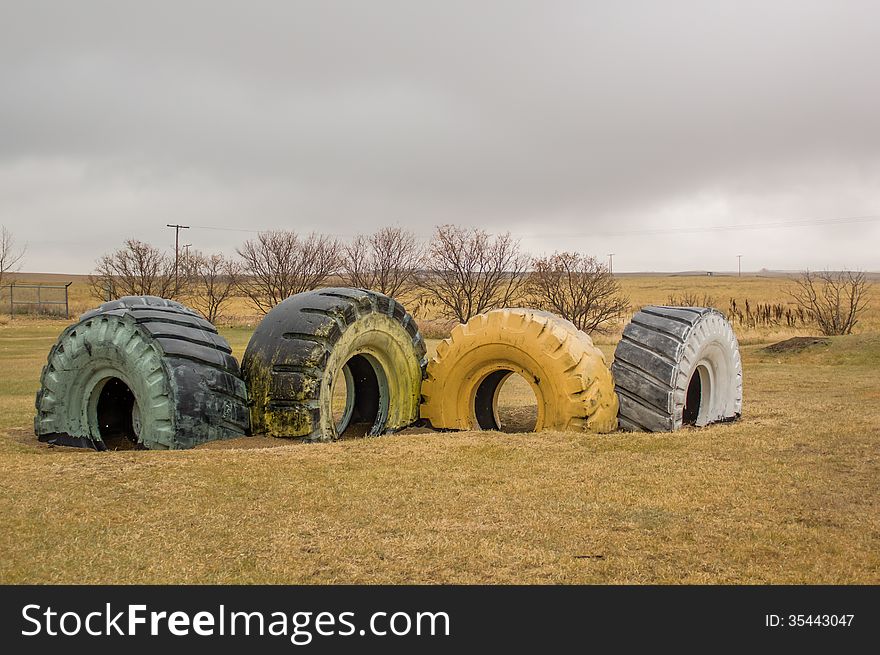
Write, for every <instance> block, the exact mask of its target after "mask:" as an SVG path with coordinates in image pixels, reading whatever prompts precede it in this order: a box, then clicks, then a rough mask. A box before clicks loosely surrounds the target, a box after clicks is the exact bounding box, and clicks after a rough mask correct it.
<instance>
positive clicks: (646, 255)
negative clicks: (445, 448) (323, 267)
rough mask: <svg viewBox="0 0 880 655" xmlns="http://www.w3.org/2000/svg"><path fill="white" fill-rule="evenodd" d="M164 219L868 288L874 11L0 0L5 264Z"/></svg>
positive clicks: (872, 6) (878, 88)
mask: <svg viewBox="0 0 880 655" xmlns="http://www.w3.org/2000/svg"><path fill="white" fill-rule="evenodd" d="M840 219H846V220H840ZM166 223H183V224H186V225H191V226H193V227H192V229H190V230H188V231H185V232H183V233H182V239H183V240H184V241H185V242H186V243H192V244H193V245H194V247H196V248H199V249H202V250H206V251H213V250H220V251H224V252H227V253H232V252H234V248H235V246H236V245H237V244H239V243H240V242H241V241H243V240H244V239H246V238H249V237H251V236H253V233H251V232H246V231H244V230H260V229H270V228H286V229H295V230H300V231H309V230H321V231H324V232H329V233H333V234H338V235H340V236H342V237H345V236H349V235H352V234H354V233H357V232H360V231H370V230H372V229H374V228H376V227H379V226H382V225H387V224H398V225H402V226H405V227H408V228H411V229H412V230H413V231H415V232H416V233H418V234H420V235H424V236H426V237H427V236H428V235H429V234H430V232H431V229H432V226H434V225H436V224H438V223H461V224H466V225H474V226H480V227H483V228H486V229H488V230H491V231H498V230H510V231H511V232H513V233H514V234H516V235H517V236H520V237H521V239H522V244H523V246H524V247H526V248H527V249H529V250H530V251H533V252H536V253H543V252H551V251H553V250H555V249H570V250H572V249H576V250H580V251H582V252H585V253H588V254H593V255H596V256H599V257H603V258H606V257H607V254H608V253H610V252H613V253H615V257H614V268H615V270H616V271H617V270H619V271H640V270H668V271H674V270H686V269H709V270H733V269H735V268H736V255H737V254H739V253H742V254H743V268H744V269H745V270H757V269H759V268H761V267H766V268H774V269H798V268H804V267H809V268H825V267H834V268H841V267H849V268H862V269H870V270H880V247H878V244H880V3H878V2H847V1H841V0H833V1H832V0H829V1H828V2H808V1H805V0H797V1H791V2H773V1H771V0H764V1H761V2H745V1H742V0H739V1H736V2H726V3H725V2H656V1H653V2H608V1H605V2H586V1H583V2H548V1H541V2H538V1H534V2H512V1H506V2H479V1H477V0H470V1H466V2H456V1H453V0H442V1H438V2H417V1H416V0H406V1H400V2H380V1H377V0H370V1H361V2H355V1H352V2H329V1H327V0H323V1H319V2H290V1H284V2H282V1H280V0H279V1H278V2H255V1H254V0H249V1H247V2H219V1H213V2H181V1H180V0H176V1H174V2H144V1H143V0H138V1H137V2H131V3H129V2H121V1H119V0H113V1H110V2H83V1H79V2H75V3H74V2H51V3H44V2H35V1H32V0H30V1H25V0H21V1H20V2H9V1H6V0H0V224H3V225H5V226H6V227H7V228H8V229H10V230H11V231H12V232H13V233H14V235H15V236H16V238H17V239H18V240H19V241H20V242H26V243H27V255H26V259H25V261H24V270H27V271H51V272H67V273H86V272H89V271H90V270H91V268H92V266H93V263H94V260H95V259H96V258H97V257H98V256H99V255H101V254H102V253H104V252H106V251H108V250H110V249H112V248H115V247H117V246H118V245H120V244H121V243H122V241H123V240H124V239H126V238H128V237H135V238H139V239H142V240H145V241H150V242H152V243H154V244H156V245H159V246H161V247H172V248H173V243H174V238H173V237H174V234H173V230H170V229H168V228H165V227H164V226H165V224H166ZM766 224H771V225H774V226H775V227H769V228H758V227H755V226H759V225H766ZM735 225H741V226H746V227H744V228H743V229H729V228H730V226H735ZM196 226H204V227H196ZM719 226H720V227H721V228H723V229H718V228H719ZM207 227H210V228H214V229H206V228H207ZM216 228H232V229H216ZM233 229H234V230H240V231H233Z"/></svg>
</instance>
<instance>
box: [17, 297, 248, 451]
mask: <svg viewBox="0 0 880 655" xmlns="http://www.w3.org/2000/svg"><path fill="white" fill-rule="evenodd" d="M231 353H232V350H231V348H230V347H229V344H228V343H227V342H226V340H225V339H224V338H223V337H221V336H220V335H219V334H217V330H216V329H215V328H214V326H213V325H211V324H210V323H209V322H208V321H206V320H204V319H203V318H201V317H200V316H199V315H198V314H196V313H195V312H194V311H192V310H191V309H188V308H186V307H184V306H183V305H181V304H179V303H176V302H173V301H170V300H164V299H162V298H156V297H154V296H127V297H124V298H121V299H119V300H114V301H111V302H107V303H104V304H103V305H101V306H100V307H99V308H98V309H95V310H92V311H90V312H87V313H85V314H83V315H82V316H81V317H80V320H79V322H78V323H76V324H75V325H71V326H70V327H68V328H67V329H66V330H64V332H62V333H61V336H60V337H59V338H58V341H57V343H55V345H54V346H52V349H51V350H50V351H49V356H48V362H47V363H46V366H45V367H44V368H43V373H42V375H41V377H40V389H39V391H38V392H37V398H36V408H37V414H36V416H35V418H34V431H35V432H36V434H37V437H38V438H39V439H40V441H47V442H50V443H53V444H58V445H65V446H79V447H90V448H95V449H96V450H107V449H108V448H111V449H116V448H136V447H142V448H148V449H176V448H191V447H193V446H195V445H198V444H200V443H203V442H206V441H212V440H215V439H228V438H232V437H240V436H243V435H245V434H246V433H247V432H248V427H249V420H250V416H249V410H248V406H247V403H248V401H247V391H246V389H245V386H244V382H243V381H242V380H241V378H240V377H239V369H238V362H236V360H235V358H234V357H233V356H232V354H231Z"/></svg>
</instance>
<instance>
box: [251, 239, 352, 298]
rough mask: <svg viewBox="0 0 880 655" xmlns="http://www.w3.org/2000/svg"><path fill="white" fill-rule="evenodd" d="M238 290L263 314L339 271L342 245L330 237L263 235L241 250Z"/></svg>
mask: <svg viewBox="0 0 880 655" xmlns="http://www.w3.org/2000/svg"><path fill="white" fill-rule="evenodd" d="M238 254H239V255H240V256H241V258H242V260H243V266H242V271H241V277H240V279H239V288H240V290H241V292H242V293H243V294H244V295H246V296H247V297H248V299H250V301H251V303H253V305H254V307H256V308H257V309H258V310H259V311H261V312H263V313H264V314H265V313H266V312H268V311H269V310H270V309H272V308H273V307H274V306H275V305H277V304H278V303H280V302H281V301H282V300H284V299H285V298H287V297H289V296H291V295H293V294H295V293H301V292H303V291H310V290H311V289H316V288H317V287H319V286H320V285H321V284H322V283H323V282H324V281H325V280H326V279H327V278H328V277H329V276H330V275H331V274H333V273H334V272H335V270H336V267H337V264H338V256H339V243H338V242H337V241H336V240H335V239H332V238H330V237H328V236H325V235H320V234H315V233H312V234H309V235H308V236H307V237H300V236H299V235H297V234H296V232H290V231H286V230H279V231H270V232H261V233H260V234H259V236H257V238H256V239H251V240H248V241H246V242H245V243H244V245H243V246H242V247H241V248H239V249H238Z"/></svg>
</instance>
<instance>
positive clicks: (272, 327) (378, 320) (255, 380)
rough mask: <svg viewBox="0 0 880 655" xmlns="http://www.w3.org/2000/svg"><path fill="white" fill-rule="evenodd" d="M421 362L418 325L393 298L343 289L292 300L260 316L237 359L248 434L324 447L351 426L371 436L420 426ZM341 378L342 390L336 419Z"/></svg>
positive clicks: (422, 348)
mask: <svg viewBox="0 0 880 655" xmlns="http://www.w3.org/2000/svg"><path fill="white" fill-rule="evenodd" d="M426 364H427V358H426V357H425V343H424V340H423V339H422V335H421V334H420V333H419V329H418V326H417V325H416V322H415V320H413V318H412V316H410V315H409V314H408V313H407V312H406V310H405V309H404V308H403V306H402V305H400V303H398V302H396V301H395V300H394V299H393V298H389V297H388V296H385V295H382V294H380V293H375V292H372V291H365V290H363V289H350V288H341V287H332V288H327V289H318V290H315V291H308V292H305V293H300V294H296V295H295V296H291V297H290V298H288V299H287V300H285V301H283V302H282V303H280V304H279V305H277V306H276V307H274V308H273V309H272V310H271V311H270V312H269V313H268V314H266V316H265V318H264V319H263V320H262V322H261V323H260V324H259V325H258V326H257V329H256V330H255V331H254V333H253V335H252V336H251V340H250V342H249V343H248V347H247V350H246V351H245V354H244V357H243V358H242V374H243V376H244V379H245V381H246V382H247V385H248V390H249V391H250V395H251V399H252V408H251V423H252V426H253V432H254V433H255V434H257V433H264V434H268V435H270V436H274V437H302V438H304V439H305V440H308V441H330V440H335V439H338V438H339V437H340V436H341V435H342V434H343V433H344V432H345V430H346V428H347V427H348V426H349V425H355V424H359V425H362V426H364V428H365V433H366V434H368V435H378V434H382V433H384V432H388V431H394V430H400V429H403V428H406V427H408V426H410V425H412V424H413V423H414V422H415V421H417V420H418V415H419V414H418V412H419V400H420V397H421V383H422V378H423V377H424V370H425V365H426ZM341 374H344V376H345V384H346V386H347V387H348V388H349V390H348V393H347V394H346V401H345V408H344V411H343V412H341V416H340V418H339V419H338V420H337V419H335V418H334V411H333V393H334V385H336V384H339V380H340V379H341V378H340V377H339V376H340V375H341ZM337 391H338V390H337Z"/></svg>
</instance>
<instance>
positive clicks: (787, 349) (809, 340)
mask: <svg viewBox="0 0 880 655" xmlns="http://www.w3.org/2000/svg"><path fill="white" fill-rule="evenodd" d="M830 343H831V341H830V340H828V339H825V338H824V337H792V338H791V339H786V340H785V341H780V342H779V343H774V344H772V345H769V346H767V347H766V348H764V352H768V353H773V354H776V355H778V354H779V353H799V352H802V351H804V350H806V349H807V348H811V347H813V346H827V345H829V344H830Z"/></svg>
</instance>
